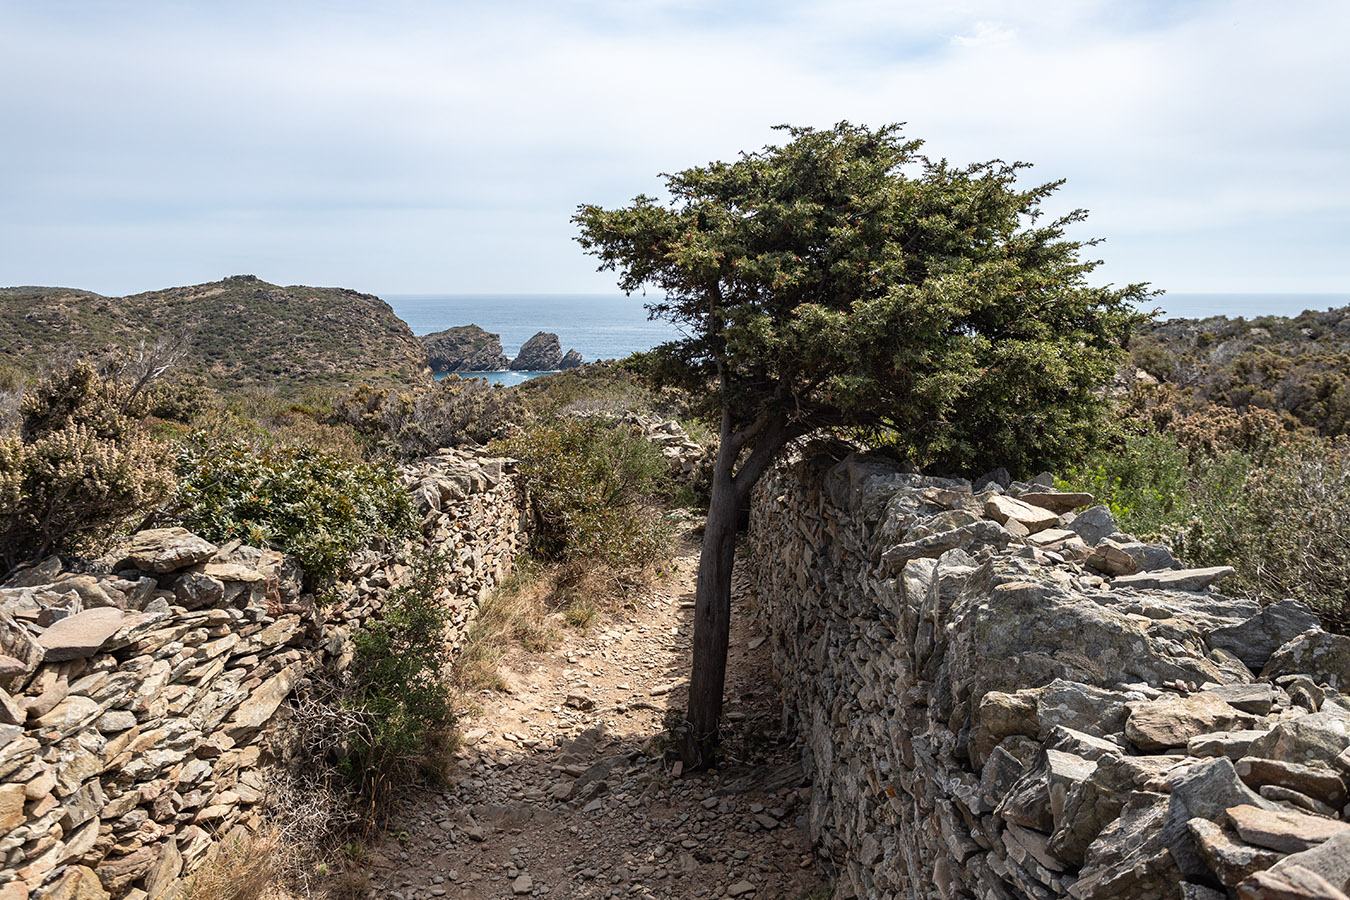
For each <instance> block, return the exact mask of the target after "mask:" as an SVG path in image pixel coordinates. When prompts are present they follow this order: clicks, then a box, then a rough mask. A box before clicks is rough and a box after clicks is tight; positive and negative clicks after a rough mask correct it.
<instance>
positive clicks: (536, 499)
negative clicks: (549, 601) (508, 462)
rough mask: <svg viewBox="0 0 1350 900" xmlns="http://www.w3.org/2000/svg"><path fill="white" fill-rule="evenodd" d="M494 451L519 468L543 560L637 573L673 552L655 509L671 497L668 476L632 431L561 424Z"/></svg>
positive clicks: (518, 436)
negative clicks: (591, 562) (593, 562)
mask: <svg viewBox="0 0 1350 900" xmlns="http://www.w3.org/2000/svg"><path fill="white" fill-rule="evenodd" d="M497 449H498V450H499V451H500V452H502V453H505V454H507V455H509V456H513V457H516V458H517V459H518V460H519V461H520V474H521V478H522V481H523V483H524V486H525V489H526V493H527V495H528V497H529V514H530V519H531V529H530V535H531V546H532V549H533V550H534V552H535V553H536V554H538V555H539V556H540V557H541V558H543V559H545V560H548V561H555V562H559V561H571V560H580V559H590V560H596V561H600V562H604V563H606V564H608V565H610V566H613V567H615V568H618V569H640V568H642V567H644V566H645V565H647V564H648V563H649V562H652V561H655V560H656V559H658V558H659V557H660V556H661V555H662V554H663V553H665V552H666V550H667V549H668V547H669V542H670V538H671V533H670V528H669V526H668V525H667V523H666V520H665V518H664V517H663V516H662V515H660V514H659V511H658V510H657V509H656V503H657V500H658V498H660V497H662V496H667V495H669V493H670V476H669V469H668V467H667V464H666V461H665V459H664V458H662V456H661V454H660V452H659V451H658V450H657V449H656V448H655V447H653V446H652V445H651V443H649V442H648V441H647V440H646V439H645V438H644V437H643V436H642V435H641V434H640V433H638V432H636V431H635V430H633V429H631V428H628V427H625V426H619V425H615V424H614V423H612V422H606V421H602V420H597V419H559V420H554V421H550V422H543V423H540V424H538V425H535V426H532V427H530V428H529V429H523V430H519V431H517V432H516V433H515V434H513V435H511V436H510V437H509V438H507V439H505V440H503V441H502V442H501V443H500V444H499V445H497Z"/></svg>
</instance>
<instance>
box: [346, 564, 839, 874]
mask: <svg viewBox="0 0 1350 900" xmlns="http://www.w3.org/2000/svg"><path fill="white" fill-rule="evenodd" d="M696 565H697V547H696V546H695V545H694V544H693V543H692V542H689V543H686V544H685V545H684V547H683V548H682V552H681V554H680V556H679V558H678V559H677V561H676V565H675V567H674V571H673V573H672V574H671V575H669V576H667V577H666V578H664V579H661V580H659V581H658V582H657V583H656V585H655V586H654V587H653V589H652V590H650V591H649V592H648V593H647V595H646V597H645V598H644V601H643V603H642V604H641V605H639V606H638V608H637V609H636V610H635V611H632V612H628V613H624V614H622V616H621V617H619V618H616V619H615V620H613V621H610V622H608V623H605V624H602V625H600V626H596V627H592V628H591V629H590V630H589V631H588V632H586V633H584V634H582V633H577V632H571V633H570V634H569V637H568V638H567V639H566V640H565V642H564V643H563V644H562V645H561V646H559V647H557V648H555V649H553V650H551V651H549V652H546V653H540V654H527V653H524V652H518V653H517V654H515V655H514V656H513V657H511V658H510V659H509V660H508V665H507V673H506V674H507V676H508V678H507V680H508V682H509V685H510V690H509V692H507V693H496V692H487V693H485V694H483V695H481V696H480V697H479V698H478V701H479V703H480V705H481V707H482V710H481V712H480V713H479V714H477V715H475V716H473V717H471V718H469V719H467V720H466V721H464V722H463V728H464V732H465V747H464V749H463V750H461V751H460V754H459V759H458V770H457V771H456V772H455V774H454V776H453V777H452V783H451V785H450V786H449V787H448V788H442V789H440V790H435V791H423V792H420V793H415V794H414V795H412V796H410V797H409V798H408V799H407V800H406V801H405V803H404V805H403V807H402V808H401V809H400V810H399V811H398V813H397V815H396V820H395V823H394V824H393V826H392V828H391V829H390V830H389V832H388V837H386V838H385V840H384V841H383V842H382V843H380V844H379V845H378V846H377V847H376V848H375V850H374V852H373V853H371V854H370V860H369V862H370V864H371V868H372V874H373V879H372V881H373V885H374V887H373V889H372V891H371V892H370V896H371V897H382V898H391V900H423V898H434V897H450V898H458V897H464V898H512V897H521V896H534V897H541V896H548V897H553V898H557V900H568V898H599V897H636V898H647V897H677V898H684V897H741V898H753V900H769V898H786V900H807V898H826V897H828V896H829V895H830V892H829V889H828V888H827V887H826V877H825V875H824V873H822V871H821V870H820V869H819V868H818V866H817V862H818V861H817V859H816V857H815V855H814V854H813V853H812V850H811V847H810V842H809V840H808V838H807V836H806V833H805V831H804V830H803V828H802V827H801V825H802V823H803V822H804V818H803V813H804V811H805V809H806V806H807V804H806V802H805V801H806V797H807V791H808V789H807V787H806V785H805V783H804V781H803V776H802V772H801V768H800V766H799V764H798V751H797V749H796V747H795V745H794V743H793V740H792V737H791V735H784V734H783V733H782V731H781V728H780V724H779V710H780V706H779V701H778V698H777V693H776V691H775V689H774V682H773V678H772V671H771V664H770V661H769V656H768V652H767V651H768V648H767V647H765V646H764V638H763V633H762V631H761V630H760V629H759V628H758V621H757V618H756V615H755V612H754V610H752V609H749V608H747V605H746V604H745V603H744V602H743V601H742V598H741V592H739V591H738V592H737V597H736V600H735V605H736V613H735V615H734V617H733V625H732V632H731V653H730V661H729V671H728V682H727V708H726V719H727V721H728V732H729V733H728V737H727V739H726V742H725V754H724V757H725V758H724V761H723V768H721V769H720V770H718V771H712V772H708V773H700V774H690V773H683V772H682V771H681V767H680V765H679V764H678V763H676V762H673V761H672V760H670V759H667V758H666V757H665V756H664V754H663V750H664V749H665V745H664V743H663V739H662V733H663V724H662V723H663V721H664V720H665V718H666V716H667V712H668V710H670V709H683V705H684V704H685V702H686V700H687V675H688V671H689V665H690V637H691V634H692V622H693V597H694V594H693V574H694V571H695V568H696Z"/></svg>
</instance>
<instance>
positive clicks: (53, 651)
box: [38, 607, 126, 662]
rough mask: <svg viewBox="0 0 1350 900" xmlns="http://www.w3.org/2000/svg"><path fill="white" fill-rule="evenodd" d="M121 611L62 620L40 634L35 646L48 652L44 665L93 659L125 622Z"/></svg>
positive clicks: (96, 611)
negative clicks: (39, 645)
mask: <svg viewBox="0 0 1350 900" xmlns="http://www.w3.org/2000/svg"><path fill="white" fill-rule="evenodd" d="M125 618H126V617H125V615H123V613H122V611H121V610H120V609H113V608H110V607H102V608H100V609H87V610H85V611H84V612H82V613H77V614H76V615H73V616H70V617H69V618H65V619H61V620H60V621H58V622H56V623H55V624H54V625H52V626H51V627H50V628H48V629H47V630H46V631H44V632H43V633H42V635H41V636H40V637H39V638H38V643H39V644H41V645H42V647H43V649H45V650H46V651H47V653H46V661H47V662H63V661H65V660H68V659H84V658H85V657H87V656H93V655H94V654H95V653H97V652H98V651H99V648H100V647H102V646H103V644H104V642H105V641H107V640H108V638H110V637H112V636H113V635H114V634H116V633H117V630H118V629H119V628H121V627H122V621H123V619H125Z"/></svg>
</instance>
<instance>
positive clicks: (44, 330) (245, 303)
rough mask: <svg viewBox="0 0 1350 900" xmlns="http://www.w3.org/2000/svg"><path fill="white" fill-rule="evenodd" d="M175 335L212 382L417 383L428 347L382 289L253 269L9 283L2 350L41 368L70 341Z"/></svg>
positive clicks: (187, 366)
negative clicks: (156, 285)
mask: <svg viewBox="0 0 1350 900" xmlns="http://www.w3.org/2000/svg"><path fill="white" fill-rule="evenodd" d="M166 338H172V339H174V340H175V341H177V342H179V343H181V345H182V346H183V348H184V349H185V350H186V351H187V352H186V354H185V355H184V356H183V358H182V360H181V365H182V367H183V368H184V370H185V371H186V372H187V373H188V374H192V375H197V376H201V377H203V378H205V379H206V380H207V381H208V383H209V384H211V385H212V386H215V387H218V388H221V389H223V390H229V391H233V390H237V389H238V388H240V387H242V386H247V385H259V384H263V385H268V386H272V387H275V388H277V389H279V390H281V391H283V392H286V393H291V392H295V391H298V390H300V389H302V388H303V387H305V386H311V385H328V386H336V385H343V386H346V385H350V384H359V383H361V382H371V383H378V384H412V383H415V382H417V381H420V380H421V379H422V378H423V374H422V373H423V367H424V366H425V365H426V353H425V350H424V349H423V347H422V345H421V344H420V343H419V342H418V340H417V339H416V337H414V336H413V333H412V331H411V330H410V329H409V328H408V326H407V325H406V324H405V323H403V322H402V321H400V320H399V319H398V317H397V316H395V315H394V313H393V310H392V309H390V308H389V306H388V304H386V303H385V302H384V301H382V300H380V299H379V298H378V297H372V296H370V295H367V294H359V293H357V292H355V291H348V290H342V289H339V288H317V287H305V286H290V287H281V286H278V285H273V284H268V283H266V282H264V281H260V280H258V279H257V278H253V277H252V276H235V277H230V278H225V279H222V280H221V281H218V282H213V283H210V284H200V285H192V286H189V287H176V288H168V289H165V290H160V291H151V292H148V293H144V294H136V295H133V296H128V297H103V296H100V295H98V294H95V293H92V292H90V291H77V290H71V289H68V288H42V287H27V288H0V357H3V358H5V359H6V360H12V361H14V362H15V364H16V365H19V366H21V367H23V368H24V369H26V370H28V371H30V372H32V371H36V370H38V369H40V368H41V367H42V366H43V365H45V364H46V362H47V361H48V360H50V359H52V358H53V356H54V355H55V354H56V353H57V352H58V351H60V350H61V349H62V348H71V349H73V350H75V351H77V352H79V353H82V354H90V353H97V352H99V351H100V350H101V349H102V348H103V347H105V346H109V345H111V346H119V347H132V346H136V345H137V344H138V343H139V342H142V341H144V342H149V343H150V344H154V343H156V342H157V341H159V340H163V339H166Z"/></svg>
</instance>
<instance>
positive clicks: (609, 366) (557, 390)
mask: <svg viewBox="0 0 1350 900" xmlns="http://www.w3.org/2000/svg"><path fill="white" fill-rule="evenodd" d="M635 366H636V363H635V362H634V360H633V358H632V357H630V358H629V359H628V360H622V361H620V362H618V363H605V364H592V365H588V366H586V367H585V368H582V369H572V370H569V371H566V372H556V373H554V374H552V375H541V376H540V377H538V378H531V379H530V380H529V381H526V382H523V383H521V384H518V385H516V386H515V387H514V388H513V389H512V390H513V391H514V392H515V394H516V396H518V397H519V398H520V402H521V403H522V404H523V405H524V407H525V409H526V411H527V412H529V413H530V414H531V415H533V416H534V417H536V418H538V419H541V420H547V419H551V418H554V417H556V416H559V415H565V414H568V413H575V412H612V413H624V412H640V413H656V414H658V415H663V416H672V415H679V414H681V413H683V412H684V410H685V409H686V407H687V406H688V398H687V397H685V396H683V395H682V394H681V393H680V392H679V391H675V390H670V389H667V390H655V389H653V388H651V387H648V386H647V383H646V382H645V381H644V380H643V378H642V377H641V376H640V374H639V373H638V372H636V371H635Z"/></svg>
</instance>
